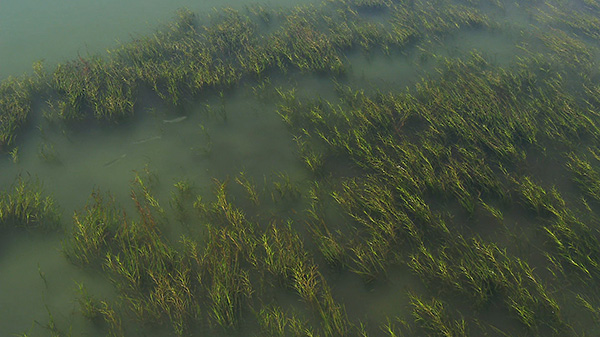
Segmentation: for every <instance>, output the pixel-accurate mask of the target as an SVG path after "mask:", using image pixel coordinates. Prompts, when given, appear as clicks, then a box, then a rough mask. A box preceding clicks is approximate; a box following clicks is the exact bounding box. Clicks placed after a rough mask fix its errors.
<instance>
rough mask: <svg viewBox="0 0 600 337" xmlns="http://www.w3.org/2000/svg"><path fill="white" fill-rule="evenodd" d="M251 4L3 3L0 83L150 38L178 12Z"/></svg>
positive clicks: (291, 2) (181, 0)
mask: <svg viewBox="0 0 600 337" xmlns="http://www.w3.org/2000/svg"><path fill="white" fill-rule="evenodd" d="M319 2H320V1H318V0H283V1H260V2H258V3H259V4H260V5H261V6H277V7H283V8H285V7H291V6H295V5H299V4H310V3H319ZM254 4H257V2H256V1H236V0H225V1H214V0H210V1H192V0H173V1H160V0H151V1H119V0H102V1H77V0H57V1H52V2H48V1H41V0H26V1H22V0H3V1H2V2H0V79H3V78H5V77H7V76H8V75H13V76H18V75H20V74H22V73H24V72H30V71H31V65H32V64H33V62H36V61H39V60H44V61H45V64H46V65H47V67H48V69H52V68H53V67H54V65H56V64H57V63H59V62H64V61H67V60H71V59H73V58H74V57H76V56H77V55H81V56H87V55H88V54H91V55H93V54H96V53H103V52H104V51H105V50H106V49H109V48H113V47H115V46H117V45H119V44H120V43H124V42H127V41H129V40H131V38H132V37H136V36H141V35H147V34H151V33H152V32H154V31H155V30H156V28H157V27H159V26H160V25H162V24H166V23H167V22H169V21H170V20H171V19H172V18H173V17H174V15H175V12H176V11H177V10H178V9H180V8H188V9H190V10H191V11H193V12H195V13H203V14H209V13H210V12H212V10H213V9H214V8H222V7H232V8H234V9H238V10H241V9H243V8H244V7H245V6H248V5H254Z"/></svg>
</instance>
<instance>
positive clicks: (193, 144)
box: [0, 1, 594, 336]
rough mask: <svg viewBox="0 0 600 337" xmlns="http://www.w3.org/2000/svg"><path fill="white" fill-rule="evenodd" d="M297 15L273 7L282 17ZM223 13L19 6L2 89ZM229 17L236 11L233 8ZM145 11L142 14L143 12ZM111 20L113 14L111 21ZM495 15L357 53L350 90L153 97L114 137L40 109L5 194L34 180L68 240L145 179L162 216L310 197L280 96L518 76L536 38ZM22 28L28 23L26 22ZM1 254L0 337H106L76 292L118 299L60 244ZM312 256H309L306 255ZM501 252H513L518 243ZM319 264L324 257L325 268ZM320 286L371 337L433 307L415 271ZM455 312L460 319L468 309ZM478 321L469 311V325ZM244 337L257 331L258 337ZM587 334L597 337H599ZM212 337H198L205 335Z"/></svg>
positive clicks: (498, 320)
mask: <svg viewBox="0 0 600 337" xmlns="http://www.w3.org/2000/svg"><path fill="white" fill-rule="evenodd" d="M296 4H297V3H280V2H278V3H277V5H278V6H292V5H296ZM11 5H12V6H13V7H11ZM100 5H101V7H100ZM217 5H218V6H223V5H226V4H224V3H223V2H219V3H213V4H208V3H203V4H202V5H198V4H197V3H195V2H188V1H179V2H171V3H169V7H165V5H164V4H158V3H154V4H153V3H144V4H137V5H134V4H131V3H130V4H128V5H123V4H122V3H121V2H116V1H115V2H114V3H113V2H101V3H94V4H88V6H84V5H83V4H81V3H80V2H73V3H69V2H63V3H58V4H52V5H49V4H46V3H39V4H37V5H36V6H33V5H31V6H32V7H27V6H28V5H23V4H22V2H19V3H18V4H17V2H15V3H14V4H11V3H8V4H6V5H4V4H2V5H1V6H4V7H0V9H2V10H1V11H0V13H1V14H0V22H1V26H0V34H1V35H0V41H1V42H2V48H0V50H1V51H0V78H5V77H7V76H8V75H18V74H20V73H23V72H25V71H28V70H27V69H28V68H29V67H30V65H31V63H32V62H33V61H35V60H38V59H46V63H47V66H48V67H49V68H52V67H53V65H54V64H56V63H58V62H61V61H64V60H69V59H74V58H76V57H77V55H78V54H84V53H85V54H87V53H97V52H101V51H102V50H104V49H106V48H109V47H112V46H114V45H115V44H116V43H115V40H120V41H127V40H128V39H129V37H130V36H131V35H133V36H135V35H137V34H142V35H143V34H148V33H149V32H151V31H152V30H153V29H155V28H156V27H158V26H159V25H160V24H161V23H163V22H166V21H168V20H169V19H170V18H171V17H172V16H173V12H174V10H175V9H176V8H177V7H182V6H186V7H188V8H190V9H191V10H192V11H194V12H198V13H203V14H206V13H207V12H209V11H210V8H211V7H212V6H217ZM231 5H234V6H236V7H240V8H241V5H240V4H238V3H235V4H231ZM268 5H271V4H267V6H268ZM96 6H98V7H96ZM123 6H125V7H123ZM140 6H143V8H144V10H139V7H140ZM171 6H172V7H171ZM6 8H8V9H6ZM5 9H6V10H5ZM109 9H110V12H106V11H109ZM492 13H494V11H492ZM496 14H497V15H498V17H497V19H498V20H499V21H501V22H504V24H505V25H508V26H509V27H508V28H506V27H505V28H506V29H505V30H502V29H501V28H497V29H496V30H483V29H481V30H479V29H477V28H472V29H468V30H463V31H460V32H458V33H455V34H451V35H449V36H446V37H444V38H441V39H439V40H433V41H426V42H424V43H423V44H420V45H419V46H418V48H417V47H414V46H411V47H407V48H406V49H404V50H403V51H402V52H400V53H397V52H393V53H391V54H385V53H381V52H374V53H370V54H367V53H364V52H361V51H352V52H350V53H348V55H346V57H347V58H346V59H345V60H344V61H345V62H346V63H347V64H348V66H349V68H348V69H349V70H348V72H347V73H346V74H345V76H344V77H342V78H336V79H332V78H330V77H328V76H323V75H313V74H297V73H291V74H285V75H281V74H278V75H273V76H272V78H271V79H270V82H269V83H267V84H266V85H265V86H264V87H262V88H258V89H257V87H256V86H257V85H258V84H259V83H257V82H254V81H247V82H244V83H243V84H241V85H238V86H236V87H235V88H234V89H232V90H228V91H227V92H224V93H222V94H218V93H209V94H207V95H206V97H196V98H194V100H192V101H190V102H188V103H187V104H186V105H185V107H177V108H174V107H171V106H169V105H168V104H165V103H163V102H161V101H159V100H158V98H157V97H155V96H153V95H152V94H151V93H148V94H147V95H145V96H144V95H142V97H145V98H146V100H145V101H141V102H137V103H136V111H135V116H134V117H133V118H131V119H129V120H126V121H124V122H121V123H119V124H101V123H93V122H89V123H88V122H83V123H75V125H73V124H66V123H64V122H63V121H60V120H47V119H45V118H43V117H41V114H42V112H43V111H44V109H47V108H46V107H45V106H44V102H37V104H36V105H35V106H34V111H35V112H36V114H37V115H36V116H37V117H32V118H31V119H30V123H29V124H30V125H29V126H28V127H27V128H25V130H24V131H23V132H22V133H21V134H20V135H19V138H18V151H19V152H18V153H19V155H18V160H17V161H16V162H13V160H12V158H11V157H10V156H9V155H3V156H2V157H1V158H0V172H2V177H1V178H0V188H8V186H10V184H11V183H12V182H13V181H14V180H15V178H16V177H17V176H19V175H20V176H33V177H37V178H38V179H39V180H40V181H42V182H43V184H44V188H45V191H46V192H48V193H50V194H52V195H53V196H54V197H55V199H56V201H57V202H58V204H59V205H60V207H61V212H62V220H61V221H62V223H63V224H64V226H65V228H67V230H68V228H69V226H70V225H71V216H72V214H73V212H74V211H76V210H80V209H82V207H84V206H85V204H86V202H87V200H88V196H89V195H90V194H91V192H92V191H94V190H96V189H98V190H101V191H105V192H109V193H111V194H112V195H113V196H114V197H115V199H116V201H117V202H118V203H120V204H121V205H122V206H123V207H124V208H125V210H126V212H128V213H130V214H134V213H135V209H134V207H133V204H132V203H131V198H130V183H131V181H132V179H133V178H134V176H135V174H136V173H142V174H145V173H150V174H151V175H152V176H153V177H155V179H156V184H155V186H154V188H153V192H154V194H155V196H156V198H157V200H158V201H159V202H160V203H161V204H162V205H163V206H168V205H169V200H170V199H171V196H172V193H173V191H174V184H176V183H177V182H180V181H185V182H188V183H190V184H191V186H193V190H194V192H195V193H197V194H199V195H201V196H202V197H203V198H206V199H211V198H212V193H211V191H212V188H213V186H214V181H213V179H214V178H216V179H219V180H227V179H228V178H229V179H233V177H235V176H237V175H238V174H239V173H240V172H245V173H246V174H247V176H248V177H250V178H251V179H253V180H254V181H256V182H257V183H258V186H259V188H260V187H264V186H266V185H268V184H270V181H271V180H273V179H276V178H277V177H278V176H279V175H280V174H282V173H283V174H285V175H287V176H288V177H289V178H290V180H291V181H292V182H293V183H294V184H296V185H298V186H299V188H300V190H301V193H305V192H306V189H307V188H308V186H310V184H311V181H312V180H313V175H312V174H311V172H310V171H309V170H308V169H307V167H306V166H305V165H304V163H303V162H302V159H301V158H300V157H299V155H298V147H297V144H296V143H295V141H294V139H293V136H292V134H291V133H290V130H289V128H288V127H287V126H286V124H285V123H284V122H283V120H282V118H281V117H280V116H279V115H278V113H277V104H278V103H279V102H280V101H279V100H278V99H276V98H275V97H274V95H273V94H274V92H275V89H276V88H283V89H288V88H296V90H297V92H298V96H299V97H304V98H317V97H321V98H325V99H330V100H331V99H335V97H336V96H335V90H334V89H335V86H336V84H339V83H340V82H341V83H342V84H344V85H348V86H349V87H352V88H355V89H364V90H365V91H366V92H377V91H382V92H386V91H396V92H397V91H401V90H404V88H409V90H412V87H413V86H414V85H415V84H416V83H418V82H419V81H420V80H421V79H422V78H423V77H425V76H428V75H432V76H434V77H435V76H436V73H435V72H432V70H433V69H434V68H435V66H436V65H438V62H439V61H440V60H441V59H442V58H443V57H450V58H463V57H464V58H467V57H468V55H469V53H470V52H471V51H473V50H477V51H479V52H481V53H483V54H484V55H486V56H488V57H489V59H490V60H492V62H493V63H494V64H495V65H499V66H506V65H510V64H513V63H514V62H516V60H517V58H518V57H521V56H523V55H524V54H526V53H524V52H523V51H522V49H521V48H519V47H518V45H519V44H520V43H522V41H523V39H524V36H526V35H527V34H528V29H529V28H528V26H527V24H528V22H527V21H528V19H527V17H524V16H523V14H522V13H521V12H519V10H518V9H515V8H514V7H512V6H508V8H507V9H506V10H505V11H500V13H496ZM369 15H373V14H372V13H369ZM20 17H22V18H27V19H21V20H19V19H18V18H20ZM107 18H110V19H107ZM4 19H6V20H4ZM28 20H29V21H28ZM376 20H377V19H376ZM32 22H35V24H32ZM58 22H60V23H61V24H58ZM45 25H46V26H45ZM33 27H35V29H34V28H33ZM4 46H7V48H4ZM9 50H10V51H9ZM260 93H265V95H263V96H261V95H260ZM351 166H352V164H351V163H349V162H348V161H341V160H340V161H339V162H332V163H328V164H327V169H328V170H329V171H330V172H332V174H334V175H335V174H339V175H342V176H343V175H347V174H348V175H350V174H354V173H355V172H357V171H358V170H357V169H356V168H355V167H351ZM542 166H543V164H542ZM548 175H549V178H548V179H546V180H549V181H552V180H553V179H554V180H553V183H554V184H557V185H559V184H561V183H562V184H565V185H566V188H565V189H568V188H571V187H572V186H571V185H569V184H568V183H565V181H566V179H564V178H562V177H554V178H553V177H552V174H551V173H549V174H548ZM565 189H563V190H565ZM235 197H237V199H239V200H240V203H241V204H243V201H241V200H242V196H241V195H235V194H234V198H235ZM288 206H289V208H291V209H292V210H291V211H290V209H286V210H285V212H291V213H293V212H295V211H296V209H298V210H300V209H301V208H302V207H303V205H302V202H300V201H299V202H297V203H292V204H291V205H288ZM168 213H169V215H175V211H174V210H168ZM276 217H277V215H274V218H276ZM462 217H464V220H465V221H470V219H469V218H468V217H466V216H464V214H463V212H457V213H456V219H457V220H462ZM513 217H514V218H513ZM506 219H507V221H506V222H507V223H508V222H510V223H511V226H512V224H515V225H514V228H513V227H511V229H515V228H516V227H518V224H519V223H520V222H526V221H528V218H527V217H524V216H522V215H521V214H519V212H518V211H515V212H514V214H511V213H509V212H507V214H506ZM170 224H171V225H172V226H171V227H170V228H167V229H165V230H164V235H165V236H167V237H169V238H171V239H173V240H174V241H177V238H178V237H179V236H180V235H182V234H190V233H196V231H198V229H197V228H189V227H188V226H187V224H186V223H185V221H181V222H177V221H171V222H170ZM296 226H297V230H298V231H299V232H301V233H304V234H306V228H303V225H302V224H296ZM482 227H484V226H482ZM494 233H495V229H492V230H489V232H487V233H486V229H485V228H482V229H481V235H482V237H484V238H488V237H489V238H490V239H491V240H493V238H494ZM515 235H516V236H520V235H521V234H515ZM523 235H525V236H527V240H534V241H535V240H536V237H535V234H532V235H530V236H531V237H529V235H528V234H523ZM307 237H308V236H307ZM538 239H539V238H538ZM0 240H1V241H0V271H1V272H0V303H2V305H1V306H0V317H1V318H0V335H2V336H10V335H19V334H23V333H26V334H27V335H28V336H43V335H50V334H51V332H52V331H53V330H52V329H50V326H51V325H52V324H56V327H57V330H58V331H60V332H61V333H62V334H63V335H71V336H103V335H105V334H106V332H107V329H106V326H105V325H102V324H98V323H97V322H93V321H90V320H88V319H86V318H84V317H82V315H81V313H80V312H79V304H78V303H77V291H76V290H77V284H78V283H85V285H86V287H87V289H88V291H89V292H92V293H93V294H94V295H95V296H97V297H98V298H106V299H114V298H116V297H117V293H116V291H115V289H113V287H112V285H111V284H110V281H109V280H108V279H107V278H106V276H105V275H103V274H102V273H101V272H99V271H93V270H87V269H83V270H82V269H80V268H78V267H76V266H73V265H72V264H70V263H69V262H68V261H67V260H66V259H65V257H64V256H63V254H62V253H61V248H62V246H61V244H62V241H63V240H64V235H62V234H61V233H58V234H49V235H44V234H40V233H28V232H18V231H17V232H14V233H13V232H10V233H8V235H7V237H4V238H1V239H0ZM540 241H543V240H540ZM535 243H536V244H537V243H540V242H535ZM306 245H307V246H308V247H309V248H311V249H314V247H312V246H311V244H310V243H307V244H306ZM505 245H506V246H510V242H506V243H505ZM511 248H514V247H511ZM524 249H525V250H526V251H525V252H524V253H523V254H524V255H528V256H531V259H532V260H531V261H529V262H530V263H531V264H532V265H533V266H536V261H535V259H536V258H539V257H537V256H535V254H532V253H531V252H530V251H527V249H526V248H524ZM315 251H316V250H315ZM315 255H316V254H315ZM316 259H317V260H318V259H320V257H319V256H318V255H316ZM540 259H543V257H542V258H540ZM321 262H322V261H321ZM540 265H542V263H540ZM322 273H323V274H324V275H325V277H326V278H327V279H328V281H329V285H330V286H331V288H332V292H333V295H334V297H335V298H336V300H338V301H340V302H341V303H343V304H344V306H345V309H346V312H347V314H348V317H350V318H351V319H352V320H355V321H360V322H362V323H364V324H365V325H366V326H368V329H367V330H368V332H369V335H374V336H377V335H384V334H383V331H382V330H381V329H379V328H378V326H381V325H382V324H384V323H385V322H386V320H387V319H389V318H390V317H404V318H406V317H410V307H409V305H408V302H409V298H408V295H407V293H408V292H409V291H410V292H422V293H425V294H433V295H435V293H436V292H435V290H431V289H427V290H426V289H425V288H424V286H423V284H422V283H421V282H420V281H419V280H418V278H417V277H416V276H415V275H414V274H412V273H411V271H410V270H409V268H406V267H398V268H391V270H390V271H389V272H388V274H387V277H386V278H385V279H382V280H376V281H375V282H372V283H366V282H365V281H364V280H363V279H362V278H360V277H359V276H357V275H355V274H353V273H350V272H348V271H342V272H340V271H338V270H335V268H331V269H324V270H322ZM275 296H279V300H280V301H281V303H288V304H289V305H295V304H297V303H298V302H299V300H298V298H295V297H293V296H291V295H290V294H289V292H286V291H284V290H282V291H281V293H280V294H276V295H275ZM457 303H459V304H457V305H459V306H460V305H461V304H460V303H462V302H461V301H457ZM470 310H471V309H468V308H464V310H463V312H470ZM503 310H504V309H498V308H495V307H491V308H485V309H484V310H483V312H482V313H479V316H478V317H480V318H481V319H486V320H488V322H491V323H490V324H492V325H495V326H498V327H502V328H503V329H505V331H509V332H515V333H516V334H521V333H523V331H524V330H523V329H522V327H521V326H520V325H519V322H517V321H516V320H514V319H506V318H505V317H506V312H504V311H503ZM126 324H127V323H126ZM128 328H129V330H128V332H129V333H133V334H136V335H144V336H165V335H169V334H171V333H172V332H171V330H170V329H169V327H168V326H163V327H161V328H160V329H155V328H150V329H147V328H144V327H138V326H136V325H135V324H133V325H132V326H131V327H128ZM248 331H252V332H255V331H256V330H255V327H249V328H248ZM584 331H591V332H590V333H593V331H594V330H593V329H591V328H590V329H589V330H586V329H584ZM209 333H210V332H208V331H205V332H204V333H202V332H199V334H198V335H205V334H209ZM224 334H225V335H227V334H228V333H224ZM236 334H237V335H240V336H244V335H245V330H244V329H243V328H242V329H240V330H239V331H237V332H236Z"/></svg>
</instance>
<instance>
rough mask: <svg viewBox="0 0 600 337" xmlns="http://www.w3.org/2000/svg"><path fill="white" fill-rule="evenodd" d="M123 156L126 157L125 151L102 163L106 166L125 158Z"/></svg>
mask: <svg viewBox="0 0 600 337" xmlns="http://www.w3.org/2000/svg"><path fill="white" fill-rule="evenodd" d="M125 157H127V153H123V154H122V155H120V156H118V157H117V158H115V159H113V160H110V161H108V162H106V164H104V167H108V166H110V165H112V164H114V163H116V162H118V161H119V160H121V159H123V158H125Z"/></svg>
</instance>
